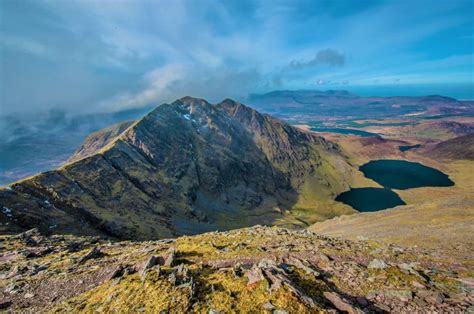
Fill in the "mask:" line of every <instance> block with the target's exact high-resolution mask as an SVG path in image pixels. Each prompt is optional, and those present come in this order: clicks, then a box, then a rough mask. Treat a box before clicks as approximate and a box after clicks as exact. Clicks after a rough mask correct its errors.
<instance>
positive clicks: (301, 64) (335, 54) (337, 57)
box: [289, 48, 346, 70]
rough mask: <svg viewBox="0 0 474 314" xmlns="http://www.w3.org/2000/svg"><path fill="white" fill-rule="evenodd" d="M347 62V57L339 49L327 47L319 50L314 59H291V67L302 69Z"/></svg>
mask: <svg viewBox="0 0 474 314" xmlns="http://www.w3.org/2000/svg"><path fill="white" fill-rule="evenodd" d="M345 63H346V57H345V56H344V55H343V54H342V53H340V52H339V51H337V50H334V49H331V48H327V49H323V50H319V51H318V52H317V53H316V55H315V56H314V58H313V59H311V60H309V61H291V63H290V65H289V68H290V69H292V70H302V69H307V68H314V67H318V66H322V65H324V66H331V67H337V66H343V65H344V64H345Z"/></svg>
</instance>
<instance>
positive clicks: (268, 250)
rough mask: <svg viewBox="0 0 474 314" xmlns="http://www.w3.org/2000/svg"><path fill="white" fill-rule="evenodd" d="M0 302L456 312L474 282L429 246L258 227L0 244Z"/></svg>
mask: <svg viewBox="0 0 474 314" xmlns="http://www.w3.org/2000/svg"><path fill="white" fill-rule="evenodd" d="M0 241H1V242H0V261H1V263H0V307H1V309H3V310H6V309H9V310H12V311H18V312H25V311H26V312H36V311H41V312H43V311H45V312H78V311H82V312H87V313H90V312H116V311H118V312H122V311H127V312H145V313H158V312H166V313H184V312H193V313H231V312H240V313H248V312H252V313H254V312H255V313H257V312H261V313H318V312H321V311H325V312H328V313H337V312H343V313H368V312H371V313H374V312H375V313H384V312H393V313H416V312H446V313H461V312H468V311H469V310H472V303H473V297H472V289H473V287H474V282H473V281H472V278H469V277H468V267H469V265H465V264H462V263H458V264H444V263H443V262H442V261H440V260H439V258H438V257H437V255H436V251H431V250H426V249H421V248H416V247H399V246H396V245H384V244H381V243H378V242H375V241H371V240H367V239H366V238H362V237H361V238H360V239H359V240H357V241H348V240H341V239H336V238H331V237H326V236H322V235H318V234H316V233H313V232H311V231H308V230H300V231H295V230H289V229H285V228H278V227H271V228H270V227H262V226H255V227H252V228H246V229H239V230H233V231H228V232H211V233H204V234H201V235H197V236H184V237H178V238H176V239H162V240H157V241H145V242H129V241H123V242H110V241H109V240H106V239H103V238H100V237H77V236H70V235H69V236H63V235H52V236H43V235H41V234H40V233H39V232H38V230H36V229H33V230H29V231H27V232H24V233H21V234H18V235H7V236H1V237H0Z"/></svg>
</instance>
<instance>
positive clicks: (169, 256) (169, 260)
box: [163, 247, 176, 267]
mask: <svg viewBox="0 0 474 314" xmlns="http://www.w3.org/2000/svg"><path fill="white" fill-rule="evenodd" d="M175 254H176V250H175V248H174V247H171V248H170V249H169V250H168V252H167V253H166V255H165V257H164V262H163V266H167V267H171V266H172V265H173V261H174V257H175Z"/></svg>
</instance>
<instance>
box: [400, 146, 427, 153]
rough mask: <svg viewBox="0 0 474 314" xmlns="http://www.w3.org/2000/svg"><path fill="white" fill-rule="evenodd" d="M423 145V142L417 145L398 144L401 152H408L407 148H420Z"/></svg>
mask: <svg viewBox="0 0 474 314" xmlns="http://www.w3.org/2000/svg"><path fill="white" fill-rule="evenodd" d="M418 147H421V144H416V145H402V146H398V148H399V149H400V151H401V152H406V151H407V150H410V149H413V148H418Z"/></svg>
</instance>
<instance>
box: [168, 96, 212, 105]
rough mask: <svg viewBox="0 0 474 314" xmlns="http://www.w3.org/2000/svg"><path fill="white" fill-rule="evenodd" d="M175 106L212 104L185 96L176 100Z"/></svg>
mask: <svg viewBox="0 0 474 314" xmlns="http://www.w3.org/2000/svg"><path fill="white" fill-rule="evenodd" d="M172 104H173V105H185V106H210V104H209V103H208V102H207V101H206V100H205V99H202V98H197V97H191V96H184V97H182V98H180V99H178V100H175V101H174V102H173V103H172Z"/></svg>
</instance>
